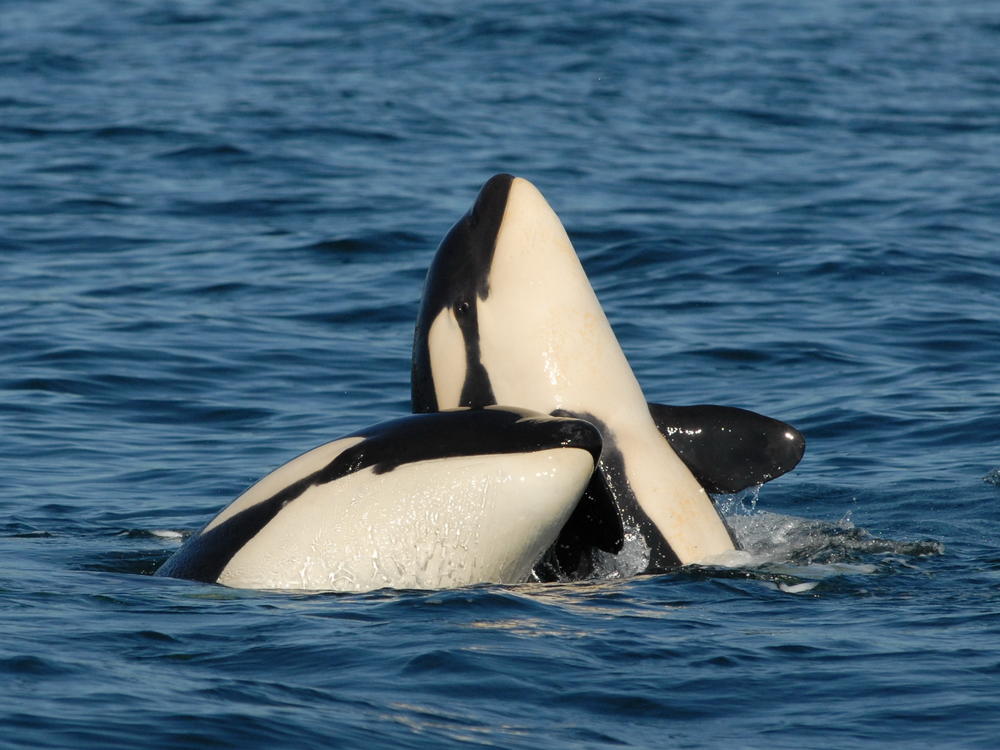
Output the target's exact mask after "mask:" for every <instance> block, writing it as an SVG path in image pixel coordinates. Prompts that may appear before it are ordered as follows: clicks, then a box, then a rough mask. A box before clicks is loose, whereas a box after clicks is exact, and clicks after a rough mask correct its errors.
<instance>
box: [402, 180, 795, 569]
mask: <svg viewBox="0 0 1000 750" xmlns="http://www.w3.org/2000/svg"><path fill="white" fill-rule="evenodd" d="M411 376H412V377H411V399H412V408H413V411H414V412H416V413H431V412H434V411H437V410H439V409H444V408H452V407H457V406H468V407H483V406H486V405H488V404H495V403H506V404H517V405H518V406H522V407H525V408H530V409H534V410H537V411H539V412H542V413H546V414H552V415H558V416H569V417H577V418H581V419H585V420H587V421H589V422H591V423H593V424H594V425H596V426H597V427H598V428H599V429H600V432H601V435H602V438H603V440H604V447H603V453H602V455H601V457H600V461H599V463H598V470H597V471H596V472H595V475H594V477H593V479H592V481H591V482H590V484H589V485H588V487H587V490H586V493H585V495H584V498H583V500H581V503H580V504H579V506H578V508H577V510H576V512H575V513H574V514H573V516H572V517H571V518H570V520H569V522H568V523H567V525H566V527H565V528H564V530H563V532H562V533H561V535H560V537H559V542H558V543H557V545H555V546H554V548H553V553H554V554H556V555H557V557H558V558H559V564H558V566H557V567H558V568H561V570H562V571H564V572H565V571H573V570H575V571H576V574H577V575H580V576H585V575H587V572H588V570H590V567H588V566H587V565H586V564H584V563H585V561H586V558H587V556H588V555H589V554H590V553H591V552H592V550H593V549H601V550H605V551H608V552H618V551H620V550H621V548H622V543H623V533H624V534H629V535H636V534H638V535H639V537H641V540H642V542H643V543H644V544H645V545H646V547H648V555H647V559H646V561H645V563H644V565H645V571H647V572H658V571H664V570H669V569H672V568H674V567H676V566H678V565H686V564H693V563H710V562H712V561H713V560H719V559H720V556H726V555H727V554H728V553H731V552H732V551H733V550H734V549H735V542H734V538H733V535H732V534H731V532H730V530H729V529H728V527H727V525H726V524H725V522H724V520H723V519H722V517H721V516H720V514H719V512H718V511H717V509H716V507H715V505H714V504H713V501H712V499H711V497H710V496H709V494H708V492H709V491H711V492H736V491H738V490H740V489H743V488H745V487H748V486H751V485H754V484H759V483H762V482H765V481H768V480H769V479H773V478H774V477H776V476H779V475H781V474H783V473H785V472H787V471H789V470H790V469H792V468H793V467H794V466H795V465H796V464H797V463H798V461H799V460H800V459H801V457H802V455H803V452H804V449H805V441H804V438H803V436H802V434H801V433H800V432H799V431H798V430H796V429H795V428H793V427H791V426H790V425H787V424H785V423H784V422H780V421H778V420H774V419H771V418H769V417H765V416H762V415H760V414H756V413H754V412H750V411H746V410H743V409H737V408H734V407H723V406H711V405H702V406H692V407H675V406H666V405H661V404H648V403H647V401H646V398H645V396H644V395H643V393H642V389H641V388H640V386H639V383H638V382H637V380H636V378H635V376H634V374H633V373H632V369H631V367H630V366H629V364H628V361H627V359H626V358H625V355H624V353H623V352H622V350H621V347H620V346H619V344H618V340H617V339H616V337H615V335H614V333H613V331H612V329H611V326H610V325H609V323H608V321H607V318H606V317H605V314H604V311H603V309H602V308H601V305H600V303H599V302H598V300H597V297H596V295H595V294H594V291H593V289H592V288H591V285H590V282H589V280H588V279H587V276H586V273H585V272H584V270H583V267H582V266H581V264H580V261H579V259H578V258H577V255H576V252H575V250H574V249H573V245H572V244H571V242H570V240H569V237H568V236H567V234H566V230H565V229H564V228H563V225H562V223H561V221H560V220H559V218H558V216H556V214H555V212H554V211H553V210H552V208H551V207H550V206H549V204H548V203H547V202H546V200H545V198H544V197H543V196H542V195H541V193H540V192H539V191H538V190H537V188H535V186H534V185H532V184H531V183H530V182H528V181H527V180H525V179H522V178H517V177H514V176H512V175H509V174H500V175H496V176H495V177H493V178H491V179H490V180H489V181H488V182H487V183H486V184H485V185H484V186H483V188H482V189H481V191H480V193H479V195H478V197H477V198H476V200H475V203H474V204H473V206H472V208H471V209H470V211H469V212H468V213H467V214H466V215H465V216H464V217H463V218H462V219H461V220H460V221H459V222H458V223H457V224H455V226H454V227H452V229H451V230H450V231H449V232H448V233H447V235H446V236H445V238H444V240H443V241H442V242H441V244H440V246H439V247H438V250H437V252H436V254H435V256H434V259H433V261H432V263H431V265H430V268H429V270H428V272H427V277H426V281H425V284H424V294H423V297H422V300H421V304H420V309H419V313H418V317H417V323H416V327H415V331H414V342H413V359H412V373H411ZM612 519H613V520H612ZM547 557H549V556H547ZM541 567H542V568H545V567H551V566H549V565H548V563H545V564H543V565H542V566H541ZM536 576H538V577H541V578H544V577H545V576H544V575H541V574H539V573H538V571H537V570H536Z"/></svg>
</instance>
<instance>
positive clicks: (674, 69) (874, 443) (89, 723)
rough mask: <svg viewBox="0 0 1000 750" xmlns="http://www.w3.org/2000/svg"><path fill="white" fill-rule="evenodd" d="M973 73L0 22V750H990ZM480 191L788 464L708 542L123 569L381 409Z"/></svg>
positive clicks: (987, 192) (910, 6)
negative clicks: (575, 259) (553, 242)
mask: <svg viewBox="0 0 1000 750" xmlns="http://www.w3.org/2000/svg"><path fill="white" fill-rule="evenodd" d="M998 71H1000V10H998V9H997V7H996V5H995V4H994V3H990V2H985V0H982V1H979V2H977V1H974V0H970V1H968V2H957V3H956V2H945V1H944V0H940V1H931V0H917V1H916V2H911V3H888V2H862V1H861V0H833V2H829V3H822V4H818V3H804V4H802V3H800V4H792V3H776V2H769V1H764V2H750V1H749V0H724V1H723V2H716V3H708V4H705V3H694V2H677V3H670V4H663V3H654V2H629V3H624V4H607V3H590V2H583V3H568V2H562V1H559V0H557V1H556V2H550V3H546V4H544V5H539V4H535V3H520V2H512V3H510V2H503V3H500V2H486V3H477V4H475V6H474V7H473V6H468V7H466V4H459V3H451V2H433V1H432V2H423V3H412V2H402V1H401V2H395V3H386V2H376V3H363V4H356V5H353V6H347V5H346V4H339V3H336V4H330V3H321V2H316V1H313V2H301V3H293V4H287V3H279V2H276V1H275V0H257V1H255V2H245V3H231V2H225V1H224V0H215V1H212V0H205V1H204V2H166V3H164V2H156V3H154V2H144V1H143V2H140V1H138V0H135V1H132V2H118V3H111V2H107V1H106V0H99V1H97V2H92V1H90V2H83V1H82V0H31V1H30V2H29V1H28V0H8V2H4V3H0V72H2V75H0V289H2V291H3V294H2V295H0V490H2V491H0V510H2V514H0V535H2V537H0V550H2V552H0V631H2V633H3V637H2V638H0V674H2V677H3V679H2V680H0V723H2V726H3V744H4V745H5V746H8V747H18V748H21V747H23V748H29V747H30V748H45V747H49V748H62V747H74V748H109V747H136V746H145V747H157V748H167V747H185V748H186V747H202V746H204V747H233V748H236V747H239V748H247V747H276V746H284V747H301V748H328V747H393V748H401V747H406V748H432V747H433V748H437V747H442V746H453V747H457V746H491V745H492V746H498V747H505V748H532V749H535V748H539V747H548V748H603V747H685V748H697V747H722V746H727V747H729V746H731V747H741V748H768V749H770V748H829V747H848V746H849V747H872V748H887V747H900V748H903V747H907V748H908V747H913V746H915V745H917V744H919V745H921V746H932V745H933V746H939V747H976V748H992V747H994V746H995V743H996V737H997V735H998V733H1000V715H998V713H997V708H996V707H997V704H998V700H1000V679H998V678H1000V553H998V531H997V529H998V521H1000V510H998V505H1000V494H998V493H1000V481H998V479H997V476H998V472H1000V390H998V386H997V383H998V382H1000V357H998V355H997V352H998V351H1000V292H998V290H1000V261H998V257H1000V256H998V247H1000V222H998V218H997V217H998V216H1000V198H998V192H997V189H996V188H997V183H996V176H997V173H998V167H1000V163H998V161H1000V157H998V155H1000V114H998V113H1000V110H998V108H997V101H998V96H1000V72H998ZM498 171H510V172H514V173H515V174H521V175H524V176H525V177H527V178H529V179H531V180H532V181H533V182H535V183H536V184H537V185H538V186H539V187H540V189H541V190H542V191H543V192H544V193H545V195H546V197H547V198H548V199H549V201H550V202H551V203H552V205H553V207H554V208H555V209H556V211H557V212H558V213H559V214H560V216H561V217H562V219H563V220H564V222H565V224H566V226H567V228H568V230H569V232H570V235H571V237H572V238H573V240H574V242H575V243H576V246H577V249H578V250H579V252H580V254H581V257H582V259H583V261H584V265H585V266H586V268H587V271H588V273H589V274H590V276H591V279H592V281H593V283H594V286H595V288H596V290H597V292H598V295H599V296H600V298H601V300H602V302H603V304H604V305H605V309H606V311H607V313H608V316H609V318H610V319H611V321H612V324H613V325H614V326H615V329H616V332H617V333H618V335H619V337H620V339H621V341H622V344H623V347H624V349H625V350H626V353H627V354H628V356H629V357H630V359H631V362H632V364H633V367H634V369H635V371H636V373H637V375H638V376H639V379H640V381H641V382H642V383H643V386H644V388H645V389H646V393H647V395H648V396H649V398H650V399H652V400H658V401H664V402H669V403H699V402H700V403H713V402H714V403H724V404H732V405H736V406H742V407H746V408H751V409H755V410H757V411H761V412H764V413H767V414H771V415H774V416H776V417H779V418H782V419H786V420H788V421H790V422H792V423H793V424H795V425H796V426H797V427H799V428H801V429H802V430H803V431H804V432H805V433H806V435H807V438H808V440H809V448H808V451H807V454H806V457H805V459H804V460H803V462H802V464H801V465H800V467H799V468H798V469H796V470H795V471H794V472H793V473H792V474H790V475H788V476H785V477H782V478H781V479H779V480H777V481H775V482H773V483H771V484H768V485H765V486H764V487H763V488H762V489H761V490H760V491H759V492H747V493H744V495H742V496H740V497H736V498H724V499H723V502H725V503H726V504H727V505H726V507H727V512H728V513H729V514H730V516H731V517H732V521H733V524H734V526H735V527H736V529H737V532H738V534H739V535H740V537H741V538H742V539H743V540H744V543H745V546H746V547H747V551H746V554H745V556H744V558H743V559H742V560H741V561H736V562H737V564H736V566H735V567H730V568H721V567H720V568H692V569H684V570H681V571H679V572H677V573H674V574H672V575H664V576H655V577H621V576H617V577H616V576H615V568H614V566H609V568H608V570H607V578H606V579H605V580H602V581H596V582H593V583H576V584H552V585H541V584H525V585H522V586H506V587H505V586H488V585H484V586H474V587H471V588H464V589H457V590H451V591H438V592H417V591H379V592H374V593H371V594H363V595H303V594H299V595H284V594H277V593H259V592H245V591H238V590H231V589H225V588H222V587H218V586H209V585H202V584H196V583H191V582H187V581H176V580H168V579H161V578H153V577H151V576H150V575H149V574H150V573H151V572H152V571H153V570H154V569H155V568H156V567H157V566H158V565H159V564H160V563H161V562H162V561H163V560H164V559H166V557H167V556H169V554H170V553H171V552H172V551H173V550H174V549H176V548H177V546H178V545H179V544H180V538H181V536H182V535H184V534H187V533H190V532H191V531H193V530H194V529H196V528H198V527H200V525H201V524H203V523H204V522H205V521H206V520H207V519H208V518H210V517H211V516H212V515H213V514H214V513H215V512H216V511H217V510H218V509H219V508H221V507H222V506H223V505H225V504H226V503H228V502H229V501H230V500H231V499H232V498H234V497H235V496H236V495H238V494H239V493H240V492H241V491H242V490H243V489H244V488H245V487H246V486H248V485H249V484H250V483H251V482H253V481H254V480H256V479H257V478H259V477H260V476H262V475H263V474H264V473H265V472H267V471H269V470H270V469H272V468H274V467H275V466H277V465H279V464H280V463H282V462H284V461H286V460H288V459H289V458H291V457H292V456H294V455H296V454H298V453H300V452H302V451H303V450H306V449H308V448H310V447H312V446H315V445H318V444H320V443H322V442H324V441H327V440H329V439H331V438H333V437H336V436H337V435H341V434H344V433H346V432H348V431H350V430H354V429H356V428H357V427H359V426H362V425H366V424H371V423H374V422H376V421H380V420H382V419H386V418H389V417H393V416H397V415H400V414H403V413H405V412H406V411H407V408H408V374H409V352H410V344H411V336H412V326H413V320H414V317H415V314H416V309H417V301H418V300H417V295H418V294H419V290H420V286H421V283H422V280H423V276H424V273H425V271H426V267H427V264H428V263H429V262H430V258H431V256H432V254H433V251H434V248H435V247H436V245H437V243H438V242H439V240H440V239H441V237H442V236H443V234H444V232H445V231H446V230H447V229H448V227H449V226H451V224H452V223H453V222H454V221H455V220H456V219H457V218H458V217H459V216H461V214H462V213H463V212H464V211H465V210H466V209H467V208H468V206H469V204H470V202H471V200H472V198H473V197H474V196H475V193H476V190H477V189H478V187H479V186H480V185H481V184H482V182H483V181H484V180H486V179H487V178H488V177H489V176H490V175H491V174H493V173H495V172H498ZM640 552H641V550H640Z"/></svg>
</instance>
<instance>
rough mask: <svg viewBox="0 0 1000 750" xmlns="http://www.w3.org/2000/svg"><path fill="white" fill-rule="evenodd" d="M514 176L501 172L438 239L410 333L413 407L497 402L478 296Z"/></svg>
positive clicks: (486, 283)
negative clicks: (484, 357) (483, 349)
mask: <svg viewBox="0 0 1000 750" xmlns="http://www.w3.org/2000/svg"><path fill="white" fill-rule="evenodd" d="M513 181H514V177H513V176H512V175H509V174H499V175H496V176H495V177H493V178H491V179H490V180H489V181H488V182H487V183H486V184H485V185H484V186H483V188H482V189H481V190H480V191H479V195H478V197H477V198H476V202H475V203H474V204H473V206H472V208H471V209H470V210H469V212H468V213H467V214H465V216H463V217H462V218H461V219H460V220H459V221H458V223H457V224H455V226H453V227H452V228H451V230H450V231H449V232H448V234H447V235H445V238H444V239H443V240H442V241H441V245H440V246H439V247H438V250H437V253H436V254H435V256H434V260H433V262H432V263H431V266H430V269H429V270H428V271H427V279H426V281H425V282H424V294H423V297H422V299H421V303H420V312H419V313H418V315H417V325H416V329H415V331H414V337H413V371H412V378H411V390H412V402H413V411H414V412H417V413H422V412H433V411H438V410H440V409H447V408H451V407H456V406H472V407H481V406H487V405H489V404H493V403H496V400H495V398H494V396H493V391H492V388H491V386H490V380H489V376H488V375H487V374H486V371H485V370H484V369H483V367H482V363H481V362H480V356H479V333H478V323H477V309H478V305H477V300H479V299H485V298H486V296H487V295H488V294H489V273H490V266H491V264H492V262H493V251H494V248H495V246H496V240H497V234H498V233H499V231H500V226H501V224H502V223H503V219H504V212H505V209H506V207H507V197H508V194H509V192H510V187H511V184H512V182H513Z"/></svg>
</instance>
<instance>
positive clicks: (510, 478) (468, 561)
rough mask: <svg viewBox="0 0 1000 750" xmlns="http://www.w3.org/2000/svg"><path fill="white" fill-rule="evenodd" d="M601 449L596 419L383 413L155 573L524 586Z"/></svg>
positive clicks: (278, 582) (221, 578) (254, 493)
mask: <svg viewBox="0 0 1000 750" xmlns="http://www.w3.org/2000/svg"><path fill="white" fill-rule="evenodd" d="M601 449H602V442H601V436H600V433H599V432H598V430H597V429H596V428H595V427H593V426H592V425H590V424H588V423H587V422H584V421H582V420H578V419H563V418H557V417H549V416H546V415H543V414H538V413H535V412H532V411H529V410H526V409H522V408H507V407H489V408H486V409H460V410H452V411H444V412H438V413H434V414H424V415H413V416H409V417H404V418H402V419H397V420H393V421H390V422H384V423H381V424H378V425H375V426H373V427H369V428H366V429H364V430H360V431H358V432H356V433H354V434H352V435H348V436H345V437H343V438H340V439H339V440H335V441H333V442H331V443H327V444H325V445H321V446H319V447H318V448H315V449H313V450H311V451H309V452H308V453H304V454H303V455H301V456H299V457H298V458H295V459H293V460H292V461H290V462H289V463H287V464H285V465H284V466H281V467H280V468H278V469H276V470H275V471H273V472H272V473H270V474H268V475H267V476H265V477H264V478H263V479H261V480H260V481H259V482H257V484H255V485H254V486H253V487H251V488H250V489H248V490H247V491H246V492H245V493H243V494H242V495H240V497H238V498H237V499H236V500H235V501H233V502H232V503H231V504H230V505H229V506H227V507H226V508H225V509H223V510H222V511H221V512H220V513H219V514H218V515H216V516H215V518H213V519H212V520H211V521H210V522H209V523H208V524H207V525H206V526H205V527H204V528H203V529H202V530H201V531H200V532H198V533H197V534H195V535H194V536H192V537H191V538H189V539H188V540H187V541H186V542H185V544H184V545H183V546H182V547H181V549H179V550H178V551H177V552H176V553H175V554H174V555H173V556H172V557H171V558H170V559H168V560H167V561H166V562H165V563H164V564H163V566H162V567H161V568H160V569H159V570H158V571H157V575H162V576H170V577H174V578H187V579H192V580H196V581H203V582H212V583H221V584H225V585H227V586H234V587H239V588H252V589H308V590H323V591H368V590H371V589H378V588H384V587H392V588H416V589H437V588H446V587H453V586H464V585H468V584H473V583H481V582H495V583H519V582H522V581H524V580H526V579H527V578H528V576H529V574H530V572H531V569H532V566H533V565H534V564H535V562H536V561H537V560H538V559H539V558H540V557H541V556H542V555H543V554H544V552H545V550H546V549H547V548H548V547H550V546H551V545H552V544H553V542H554V541H555V539H556V537H557V535H558V533H559V531H560V530H561V529H562V528H563V526H565V524H566V521H567V520H568V519H569V518H570V516H571V514H572V513H573V511H574V509H575V508H576V507H577V505H578V501H579V499H580V496H581V495H582V494H583V492H584V489H585V488H586V486H587V484H588V482H589V481H590V479H591V476H592V475H593V472H594V466H595V464H596V461H597V459H598V457H599V456H600V454H601Z"/></svg>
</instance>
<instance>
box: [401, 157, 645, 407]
mask: <svg viewBox="0 0 1000 750" xmlns="http://www.w3.org/2000/svg"><path fill="white" fill-rule="evenodd" d="M595 332H596V334H595ZM590 340H598V341H601V342H605V341H606V342H607V344H608V346H609V347H613V349H614V350H615V351H616V352H617V356H618V358H620V359H621V361H622V366H623V367H624V368H626V369H627V364H626V363H625V361H624V357H623V355H621V354H620V351H618V345H617V341H616V340H615V339H614V335H613V333H612V332H611V329H610V327H609V326H608V325H607V319H606V318H605V317H604V312H603V310H602V309H601V306H600V303H599V302H598V301H597V298H596V296H595V295H594V292H593V290H592V289H591V287H590V282H589V281H588V280H587V277H586V274H585V273H584V270H583V267H582V266H581V265H580V261H579V259H578V258H577V255H576V251H575V250H574V249H573V245H572V243H571V242H570V240H569V237H568V236H567V234H566V230H565V229H564V228H563V225H562V222H561V221H560V220H559V217H558V216H557V215H556V214H555V212H554V211H553V210H552V208H551V207H550V206H549V204H548V202H547V201H546V200H545V198H544V197H543V196H542V194H541V193H540V192H539V191H538V189H537V188H536V187H535V186H534V185H532V184H531V183H530V182H528V181H527V180H524V179H522V178H518V177H513V176H511V175H509V174H500V175H496V176H495V177H493V178H491V179H490V180H489V181H488V182H487V183H486V184H485V185H484V186H483V188H482V190H481V191H480V193H479V196H478V197H477V198H476V202H475V204H474V205H473V207H472V209H471V210H470V211H469V213H467V214H466V215H465V216H464V217H462V219H461V220H460V221H459V222H458V223H457V224H456V225H455V226H454V227H452V229H451V231H449V232H448V234H447V235H446V236H445V238H444V240H443V241H442V243H441V245H440V247H439V248H438V250H437V254H436V255H435V257H434V260H433V262H432V264H431V266H430V269H429V271H428V273H427V280H426V282H425V287H424V295H423V299H422V302H421V307H420V312H419V315H418V317H417V326H416V330H415V333H414V344H413V372H412V381H411V385H412V401H413V410H414V411H415V412H428V411H434V410H438V409H445V408H451V407H455V406H471V407H480V406H484V405H487V404H492V403H516V404H519V405H521V406H526V407H529V408H532V409H537V410H538V411H542V412H546V413H548V412H551V411H552V410H553V409H555V408H561V407H564V406H573V405H568V404H565V403H563V401H562V398H561V394H563V393H565V392H568V391H569V390H570V389H571V386H570V388H567V387H566V384H567V383H568V382H569V381H572V380H576V379H579V373H580V372H584V370H582V369H579V368H578V367H577V365H578V364H583V366H584V367H586V362H585V361H584V362H582V363H581V362H580V361H579V360H580V359H581V355H582V359H583V360H587V359H588V356H587V354H588V353H589V352H590V351H591V349H590V348H589V344H588V345H585V346H582V347H581V346H579V345H578V342H580V341H590ZM604 366H605V364H602V367H604Z"/></svg>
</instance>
